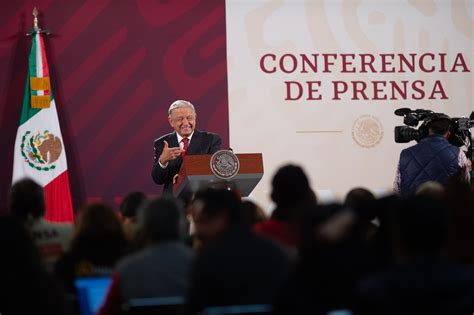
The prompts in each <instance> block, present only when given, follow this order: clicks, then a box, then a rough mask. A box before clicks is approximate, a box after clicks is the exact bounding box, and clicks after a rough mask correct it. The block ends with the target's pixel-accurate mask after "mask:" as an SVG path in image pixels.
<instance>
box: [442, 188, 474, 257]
mask: <svg viewBox="0 0 474 315" xmlns="http://www.w3.org/2000/svg"><path fill="white" fill-rule="evenodd" d="M445 188H446V189H445V197H446V203H447V205H448V208H449V221H448V223H449V229H448V240H447V243H446V252H447V255H448V256H449V257H450V258H451V259H452V260H454V261H456V262H458V263H462V264H467V265H471V266H473V265H474V251H473V248H474V186H471V185H469V184H468V183H466V182H464V181H459V180H455V179H451V180H450V181H448V182H447V184H446V186H445Z"/></svg>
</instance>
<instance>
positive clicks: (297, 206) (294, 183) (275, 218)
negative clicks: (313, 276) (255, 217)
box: [254, 165, 316, 254]
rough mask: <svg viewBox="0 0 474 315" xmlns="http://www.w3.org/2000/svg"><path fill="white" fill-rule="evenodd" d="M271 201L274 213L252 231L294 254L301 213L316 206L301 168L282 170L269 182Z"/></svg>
mask: <svg viewBox="0 0 474 315" xmlns="http://www.w3.org/2000/svg"><path fill="white" fill-rule="evenodd" d="M271 198H272V200H273V202H274V203H275V204H276V208H275V210H273V212H272V215H271V217H270V219H269V220H267V221H265V222H262V223H259V224H256V225H255V228H254V229H255V231H256V232H258V233H260V234H262V235H265V236H267V237H269V238H271V239H273V240H275V241H277V242H278V243H279V244H280V245H282V246H283V247H284V248H285V249H286V250H287V251H288V252H289V253H290V254H295V252H296V247H297V243H298V225H299V223H300V222H299V221H300V217H301V213H302V212H303V211H304V210H305V208H309V207H312V206H314V205H316V195H315V194H314V192H313V191H312V190H311V187H310V185H309V181H308V178H307V177H306V174H305V173H304V171H303V169H302V168H301V167H299V166H295V165H285V166H283V167H281V168H280V169H279V170H278V171H277V172H276V174H275V176H274V177H273V179H272V193H271Z"/></svg>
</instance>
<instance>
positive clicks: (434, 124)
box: [394, 118, 470, 195]
mask: <svg viewBox="0 0 474 315" xmlns="http://www.w3.org/2000/svg"><path fill="white" fill-rule="evenodd" d="M451 124H452V122H451V121H450V120H449V119H446V118H437V119H433V120H432V121H431V122H430V123H429V124H428V126H427V127H428V136H426V137H424V138H423V139H421V140H420V141H419V143H417V144H416V145H414V146H412V147H409V148H407V149H404V150H402V152H401V153H400V161H399V163H398V169H397V175H396V178H395V182H394V191H395V192H396V193H398V194H400V195H412V194H414V193H415V191H416V189H417V188H418V187H419V186H420V185H421V184H423V183H425V182H427V181H436V182H439V183H442V184H443V183H444V182H445V181H446V180H447V179H448V178H450V177H453V176H459V178H461V179H462V180H465V181H467V182H469V180H470V174H469V171H468V161H467V157H466V155H465V153H464V152H463V151H462V150H461V149H460V148H459V147H457V146H455V145H452V144H451V143H449V141H448V138H449V136H450V127H451Z"/></svg>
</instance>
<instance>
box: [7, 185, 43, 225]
mask: <svg viewBox="0 0 474 315" xmlns="http://www.w3.org/2000/svg"><path fill="white" fill-rule="evenodd" d="M9 204H10V207H9V208H10V211H11V212H12V213H13V214H14V215H15V216H17V217H18V218H19V219H20V220H22V221H23V222H25V221H26V220H27V219H28V217H29V216H31V218H33V219H37V218H39V217H42V216H43V215H44V213H45V210H46V206H45V201H44V192H43V187H41V186H40V185H38V184H37V183H36V182H35V181H33V180H31V179H29V178H25V179H22V180H19V181H18V182H16V183H15V184H14V185H13V186H12V188H11V191H10V196H9Z"/></svg>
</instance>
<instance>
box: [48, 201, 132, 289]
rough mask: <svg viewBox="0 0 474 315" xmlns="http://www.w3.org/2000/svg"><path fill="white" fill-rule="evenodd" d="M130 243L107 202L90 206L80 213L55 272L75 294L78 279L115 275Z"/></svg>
mask: <svg viewBox="0 0 474 315" xmlns="http://www.w3.org/2000/svg"><path fill="white" fill-rule="evenodd" d="M127 246H128V242H127V238H126V236H125V232H124V231H123V229H122V225H121V223H120V219H119V217H118V215H117V213H115V211H114V210H113V209H112V208H110V207H109V206H107V205H104V204H99V203H98V204H91V205H87V206H85V207H84V208H83V209H81V211H80V212H79V215H78V218H77V223H76V230H75V232H74V236H73V240H72V244H71V248H70V249H69V251H68V252H67V253H66V254H65V255H64V256H63V257H62V258H61V259H60V260H59V261H58V263H57V264H56V266H55V274H56V275H57V276H58V277H59V278H60V279H61V280H62V281H63V282H64V285H65V286H66V289H67V291H68V292H69V293H72V294H75V287H74V280H75V279H76V278H78V277H94V276H106V275H111V274H112V270H113V268H114V266H115V263H116V262H117V261H118V259H119V258H120V257H121V256H122V255H123V254H124V253H125V252H126V250H127Z"/></svg>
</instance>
